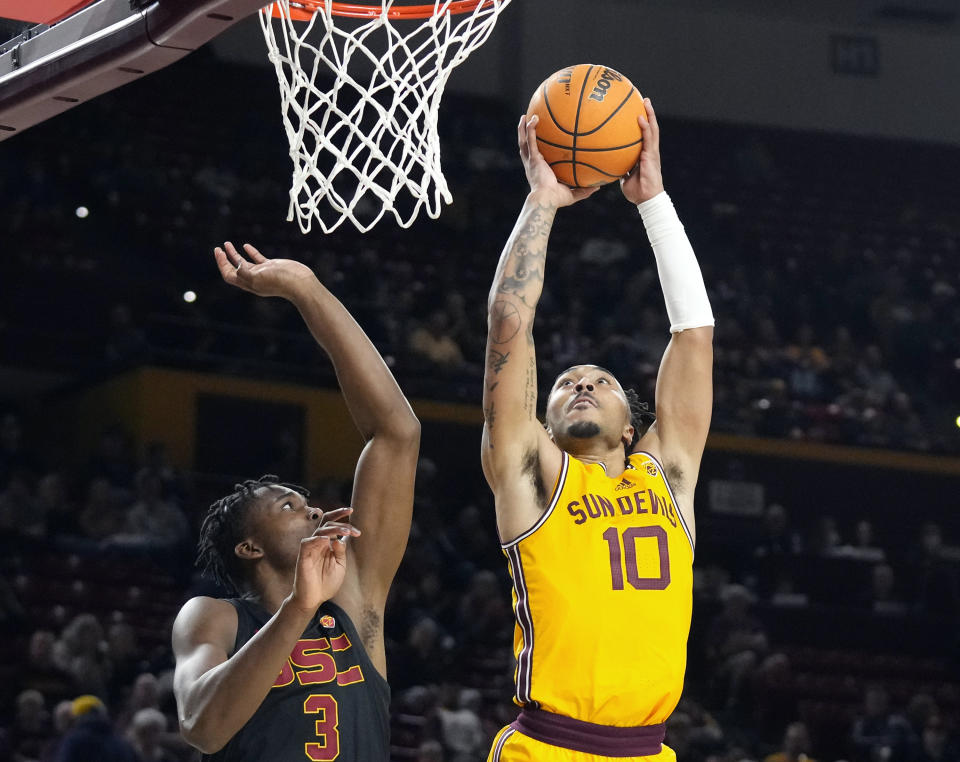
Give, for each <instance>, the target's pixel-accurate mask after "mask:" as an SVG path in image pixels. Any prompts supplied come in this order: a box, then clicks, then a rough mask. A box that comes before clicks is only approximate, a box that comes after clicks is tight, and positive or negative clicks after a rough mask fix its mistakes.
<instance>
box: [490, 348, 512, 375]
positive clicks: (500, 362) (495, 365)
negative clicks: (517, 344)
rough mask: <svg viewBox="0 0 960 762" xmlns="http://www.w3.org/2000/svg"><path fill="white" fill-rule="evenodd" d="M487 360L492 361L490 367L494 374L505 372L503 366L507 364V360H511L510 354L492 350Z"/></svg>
mask: <svg viewBox="0 0 960 762" xmlns="http://www.w3.org/2000/svg"><path fill="white" fill-rule="evenodd" d="M487 359H488V360H489V361H490V367H491V369H492V370H493V372H494V373H499V372H500V371H501V370H503V366H504V365H506V364H507V360H509V359H510V353H509V352H498V351H497V350H496V349H491V350H490V354H489V355H488V358H487Z"/></svg>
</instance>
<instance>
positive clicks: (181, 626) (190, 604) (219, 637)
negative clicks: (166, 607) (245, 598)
mask: <svg viewBox="0 0 960 762" xmlns="http://www.w3.org/2000/svg"><path fill="white" fill-rule="evenodd" d="M236 639H237V610H236V609H235V608H234V607H233V606H232V605H231V604H230V603H228V602H227V601H225V600H222V599H220V598H210V597H208V596H205V595H200V596H197V597H196V598H191V599H190V600H189V601H187V602H186V603H185V604H183V608H181V609H180V613H179V614H177V618H176V620H175V621H174V623H173V649H174V653H184V652H189V651H190V650H192V649H193V648H195V647H197V646H198V645H200V644H203V643H210V644H213V645H216V646H219V647H221V648H223V650H224V651H225V652H226V653H227V654H232V653H233V646H234V643H235V642H236Z"/></svg>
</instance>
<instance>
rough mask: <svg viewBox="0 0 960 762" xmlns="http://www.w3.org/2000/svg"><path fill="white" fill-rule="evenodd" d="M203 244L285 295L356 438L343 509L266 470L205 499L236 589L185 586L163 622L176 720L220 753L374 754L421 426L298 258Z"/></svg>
mask: <svg viewBox="0 0 960 762" xmlns="http://www.w3.org/2000/svg"><path fill="white" fill-rule="evenodd" d="M214 253H215V255H216V259H217V264H218V265H219V267H220V272H221V274H222V276H223V279H224V280H225V281H226V282H227V283H229V284H231V285H233V286H237V287H238V288H242V289H244V290H246V291H250V292H252V293H254V294H257V295H258V296H280V297H283V298H285V299H287V300H288V301H290V302H292V303H293V304H294V305H295V306H296V307H297V309H298V310H299V311H300V314H301V315H302V317H303V319H304V322H305V323H306V324H307V327H308V328H309V329H310V331H311V333H312V334H313V336H314V338H316V340H317V342H318V343H319V344H320V345H321V347H323V349H324V350H326V352H327V354H328V355H329V356H330V359H331V360H332V361H333V365H334V368H335V369H336V372H337V378H338V380H339V382H340V387H341V389H342V390H343V396H344V398H345V400H346V403H347V407H348V409H349V410H350V413H351V415H352V416H353V419H354V421H355V422H356V424H357V426H358V428H359V429H360V433H361V434H362V436H363V438H364V439H365V440H366V442H367V443H366V446H365V447H364V449H363V452H362V454H361V456H360V459H359V461H358V462H357V467H356V473H355V479H354V488H353V496H352V508H341V509H338V510H335V511H330V512H328V513H326V514H323V513H321V512H320V511H319V510H318V509H316V508H313V507H311V506H310V505H309V503H308V502H307V497H308V494H307V492H306V490H304V489H302V488H300V487H296V486H294V485H288V484H284V483H281V482H280V481H278V480H277V478H276V477H273V476H268V477H263V478H261V479H259V480H256V481H252V480H251V481H246V482H244V483H243V484H241V485H237V489H236V491H235V492H233V493H232V494H230V495H227V496H226V497H224V498H222V499H221V500H218V501H217V502H216V503H214V504H213V505H212V506H211V507H210V510H209V512H208V513H207V515H206V518H205V519H204V522H203V526H202V529H201V538H200V545H199V549H200V552H199V561H200V562H201V563H202V564H204V565H205V566H206V568H207V570H208V571H211V572H212V573H213V574H214V575H215V576H216V577H217V578H218V579H219V580H220V581H221V582H222V583H224V584H225V585H227V586H229V587H232V588H234V589H235V590H236V592H237V593H238V597H236V598H232V599H227V600H221V599H214V598H209V597H197V598H193V599H192V600H190V601H188V602H187V603H186V604H185V605H184V606H183V608H182V609H181V611H180V613H179V615H178V616H177V619H176V622H175V623H174V626H173V650H174V655H175V657H176V671H175V674H174V690H175V694H176V699H177V711H178V714H179V719H180V728H181V732H182V734H183V736H184V738H185V739H186V740H187V741H188V742H189V743H191V744H192V745H193V746H195V747H196V748H198V749H200V750H201V751H202V752H204V754H205V755H208V756H204V759H209V760H218V761H222V762H303V761H304V760H333V759H337V760H340V761H341V762H375V761H377V760H386V759H387V758H388V757H389V748H390V747H389V730H390V716H389V701H390V693H389V688H388V687H387V683H386V659H385V653H384V637H383V610H384V606H385V603H386V599H387V593H388V591H389V588H390V584H391V582H392V581H393V577H394V574H395V573H396V570H397V567H398V565H399V563H400V559H401V557H402V555H403V552H404V549H405V547H406V543H407V535H408V534H409V530H410V521H411V514H412V508H413V485H414V473H415V470H416V464H417V454H418V449H419V438H420V424H419V422H418V421H417V419H416V417H415V416H414V414H413V411H412V410H411V409H410V405H409V404H408V403H407V400H406V399H405V398H404V396H403V394H402V393H401V391H400V389H399V387H398V386H397V383H396V381H395V380H394V378H393V376H392V374H391V373H390V370H389V369H388V368H387V366H386V364H385V363H384V361H383V359H382V358H381V357H380V355H379V354H378V353H377V350H376V349H375V348H374V346H373V344H371V343H370V340H369V339H368V338H367V337H366V335H365V334H364V332H363V330H362V329H361V328H360V326H359V325H357V323H356V322H355V321H354V319H353V318H352V317H351V316H350V314H349V313H348V312H347V310H346V309H345V308H344V306H343V305H342V304H341V303H340V302H339V301H338V300H337V299H336V298H335V297H334V296H333V295H332V294H331V293H330V292H329V291H327V289H326V288H324V287H323V285H321V284H320V282H319V281H318V280H317V279H316V277H315V276H314V274H313V272H312V271H311V270H310V269H309V268H308V267H306V266H305V265H302V264H300V263H299V262H294V261H291V260H283V259H267V258H266V257H264V256H263V255H262V254H260V252H258V251H257V250H256V249H255V248H254V247H252V246H250V245H246V246H245V251H244V253H245V255H246V256H244V255H242V254H240V253H239V252H238V251H237V250H236V249H235V248H234V247H233V246H232V245H231V244H230V243H227V244H226V245H225V248H224V249H221V248H219V247H218V248H217V249H216V250H215V252H214ZM354 511H355V512H356V513H355V514H354ZM348 520H352V523H347V522H348Z"/></svg>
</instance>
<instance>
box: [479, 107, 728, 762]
mask: <svg viewBox="0 0 960 762" xmlns="http://www.w3.org/2000/svg"><path fill="white" fill-rule="evenodd" d="M645 106H646V109H647V114H648V115H649V122H646V121H645V120H641V126H642V129H643V152H642V154H641V156H640V161H639V163H638V164H637V166H636V167H635V168H634V170H633V171H632V172H631V174H630V176H629V177H628V178H626V179H625V180H624V181H623V182H622V189H623V194H624V196H626V198H627V199H628V200H629V201H630V202H631V203H634V204H638V205H639V211H640V215H641V217H642V219H643V223H644V225H645V227H646V232H647V235H648V237H649V239H650V242H651V244H652V246H653V252H654V255H655V258H656V262H657V268H658V271H659V274H660V283H661V287H662V289H663V294H664V298H665V301H666V305H667V314H668V316H669V318H670V323H671V328H670V330H671V332H672V334H673V335H672V338H671V341H670V344H669V346H668V347H667V350H666V352H665V353H664V356H663V360H662V362H661V364H660V372H659V375H658V377H657V386H656V413H657V415H656V422H655V423H653V424H652V425H650V426H649V427H648V425H647V424H648V423H649V420H647V421H644V420H643V418H644V417H646V416H644V415H643V413H642V412H641V410H640V407H639V406H634V405H631V400H632V399H635V395H634V394H632V393H625V392H624V390H623V388H622V387H621V386H620V384H619V383H618V382H617V379H615V378H614V377H613V375H612V374H611V373H609V372H608V371H606V370H605V369H603V368H600V367H597V366H595V365H577V366H574V367H572V368H570V369H569V370H567V371H565V372H564V373H561V374H560V376H559V377H558V378H557V379H556V381H555V382H554V384H553V388H552V389H551V392H550V396H549V399H548V400H547V406H546V427H544V426H542V425H541V424H540V423H539V422H538V420H537V418H536V409H537V373H536V358H535V354H534V343H533V320H534V314H535V311H536V307H537V302H538V300H539V298H540V292H541V290H542V287H543V274H544V264H545V259H546V251H547V239H548V237H549V235H550V229H551V227H552V224H553V220H554V216H555V214H556V212H557V209H558V208H559V207H563V206H568V205H570V204H572V203H575V202H576V201H579V200H581V199H582V198H586V197H587V196H589V195H590V194H591V193H592V192H593V189H591V190H584V189H571V188H568V187H566V186H564V185H561V184H560V183H559V182H558V181H557V179H556V177H555V176H554V174H553V172H552V171H551V169H550V167H549V166H548V165H547V163H546V162H545V161H544V160H543V158H542V157H541V156H540V153H539V151H538V150H537V142H536V134H535V126H536V121H535V119H534V120H531V121H530V122H529V123H527V122H525V120H521V122H520V125H519V127H518V140H519V144H520V156H521V159H522V160H523V165H524V169H525V170H526V174H527V180H528V181H529V183H530V194H529V195H528V196H527V199H526V202H525V203H524V206H523V209H522V211H521V213H520V217H519V219H518V220H517V223H516V226H515V227H514V230H513V233H512V234H511V236H510V239H509V240H508V241H507V245H506V247H505V248H504V251H503V254H502V256H501V258H500V263H499V265H498V267H497V272H496V275H495V277H494V281H493V286H492V288H491V290H490V297H489V302H488V306H489V322H488V335H487V361H486V375H485V378H484V417H485V421H486V423H485V426H484V430H483V444H482V447H483V455H482V460H483V469H484V473H485V475H486V477H487V481H488V483H489V484H490V487H491V489H492V490H493V493H494V497H495V502H496V512H497V526H498V529H499V532H500V538H501V542H502V543H503V550H504V553H505V554H506V556H507V558H508V561H509V565H510V573H511V576H512V577H513V587H514V594H513V602H514V613H515V615H516V619H517V623H516V629H515V636H514V650H515V654H516V657H517V669H516V695H515V701H516V703H518V704H519V705H520V706H521V707H522V711H521V712H520V715H519V717H518V718H517V720H516V722H514V723H513V724H511V725H509V726H507V727H506V728H503V730H501V731H500V733H498V734H497V737H496V738H495V739H494V743H493V747H492V749H491V752H490V756H489V760H492V761H493V762H503V761H510V762H514V761H518V760H537V762H553V761H554V760H556V761H558V762H559V761H560V760H564V761H572V760H587V759H589V760H592V761H596V760H599V759H602V758H606V757H615V758H617V759H623V758H639V757H644V758H647V757H651V756H656V755H661V756H660V757H659V759H662V760H671V759H674V758H675V755H674V754H673V752H672V751H671V750H670V749H669V748H668V747H665V746H663V745H662V741H663V738H664V724H663V723H664V722H665V721H666V719H667V717H669V716H670V713H671V712H672V711H673V709H674V707H675V706H676V704H677V701H678V700H679V698H680V693H681V691H682V688H683V675H684V668H685V666H686V642H687V636H688V633H689V628H690V614H691V608H692V569H691V567H692V562H693V543H694V521H693V493H694V487H695V486H696V482H697V472H698V470H699V467H700V458H701V456H702V453H703V448H704V444H705V441H706V437H707V430H708V428H709V424H710V411H711V405H712V388H711V384H712V381H711V375H712V371H711V366H712V363H713V349H712V342H713V327H712V326H713V322H714V321H713V314H712V312H711V309H710V304H709V301H708V299H707V292H706V289H705V287H704V284H703V278H702V276H701V274H700V268H699V265H698V264H697V260H696V257H695V256H694V253H693V250H692V248H691V246H690V243H689V241H688V240H687V237H686V234H685V233H684V230H683V226H682V225H681V223H680V220H679V219H678V218H677V215H676V212H675V211H674V209H673V204H672V203H671V202H670V199H669V197H668V196H667V195H666V193H665V192H664V191H663V180H662V177H661V173H660V154H659V128H658V125H657V121H656V115H655V114H654V111H653V107H652V105H651V104H650V102H649V100H646V101H645ZM640 266H643V265H640ZM611 297H612V298H615V295H614V294H611ZM647 416H649V414H647ZM649 418H652V416H649Z"/></svg>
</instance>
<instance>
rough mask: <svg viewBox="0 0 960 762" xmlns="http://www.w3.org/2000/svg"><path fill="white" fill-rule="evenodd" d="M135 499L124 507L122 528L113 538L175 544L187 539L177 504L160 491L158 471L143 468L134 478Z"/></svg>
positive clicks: (187, 528) (187, 529)
mask: <svg viewBox="0 0 960 762" xmlns="http://www.w3.org/2000/svg"><path fill="white" fill-rule="evenodd" d="M135 485H136V501H135V502H134V504H133V505H132V506H131V507H130V508H129V510H128V511H127V516H126V522H125V525H124V528H123V531H122V532H121V533H119V534H118V535H115V536H114V538H113V540H114V541H116V542H120V543H122V544H137V545H145V546H153V547H160V548H174V547H176V546H179V545H181V544H183V543H184V542H186V541H187V537H188V536H189V533H190V525H189V523H188V522H187V517H186V516H185V515H184V513H183V511H182V510H180V507H179V506H178V505H177V504H176V503H174V502H173V501H172V500H168V499H167V498H166V497H165V496H164V495H163V481H162V479H161V476H160V474H159V473H158V472H156V471H152V470H150V469H147V468H142V469H140V470H139V471H138V472H137V475H136V478H135Z"/></svg>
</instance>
